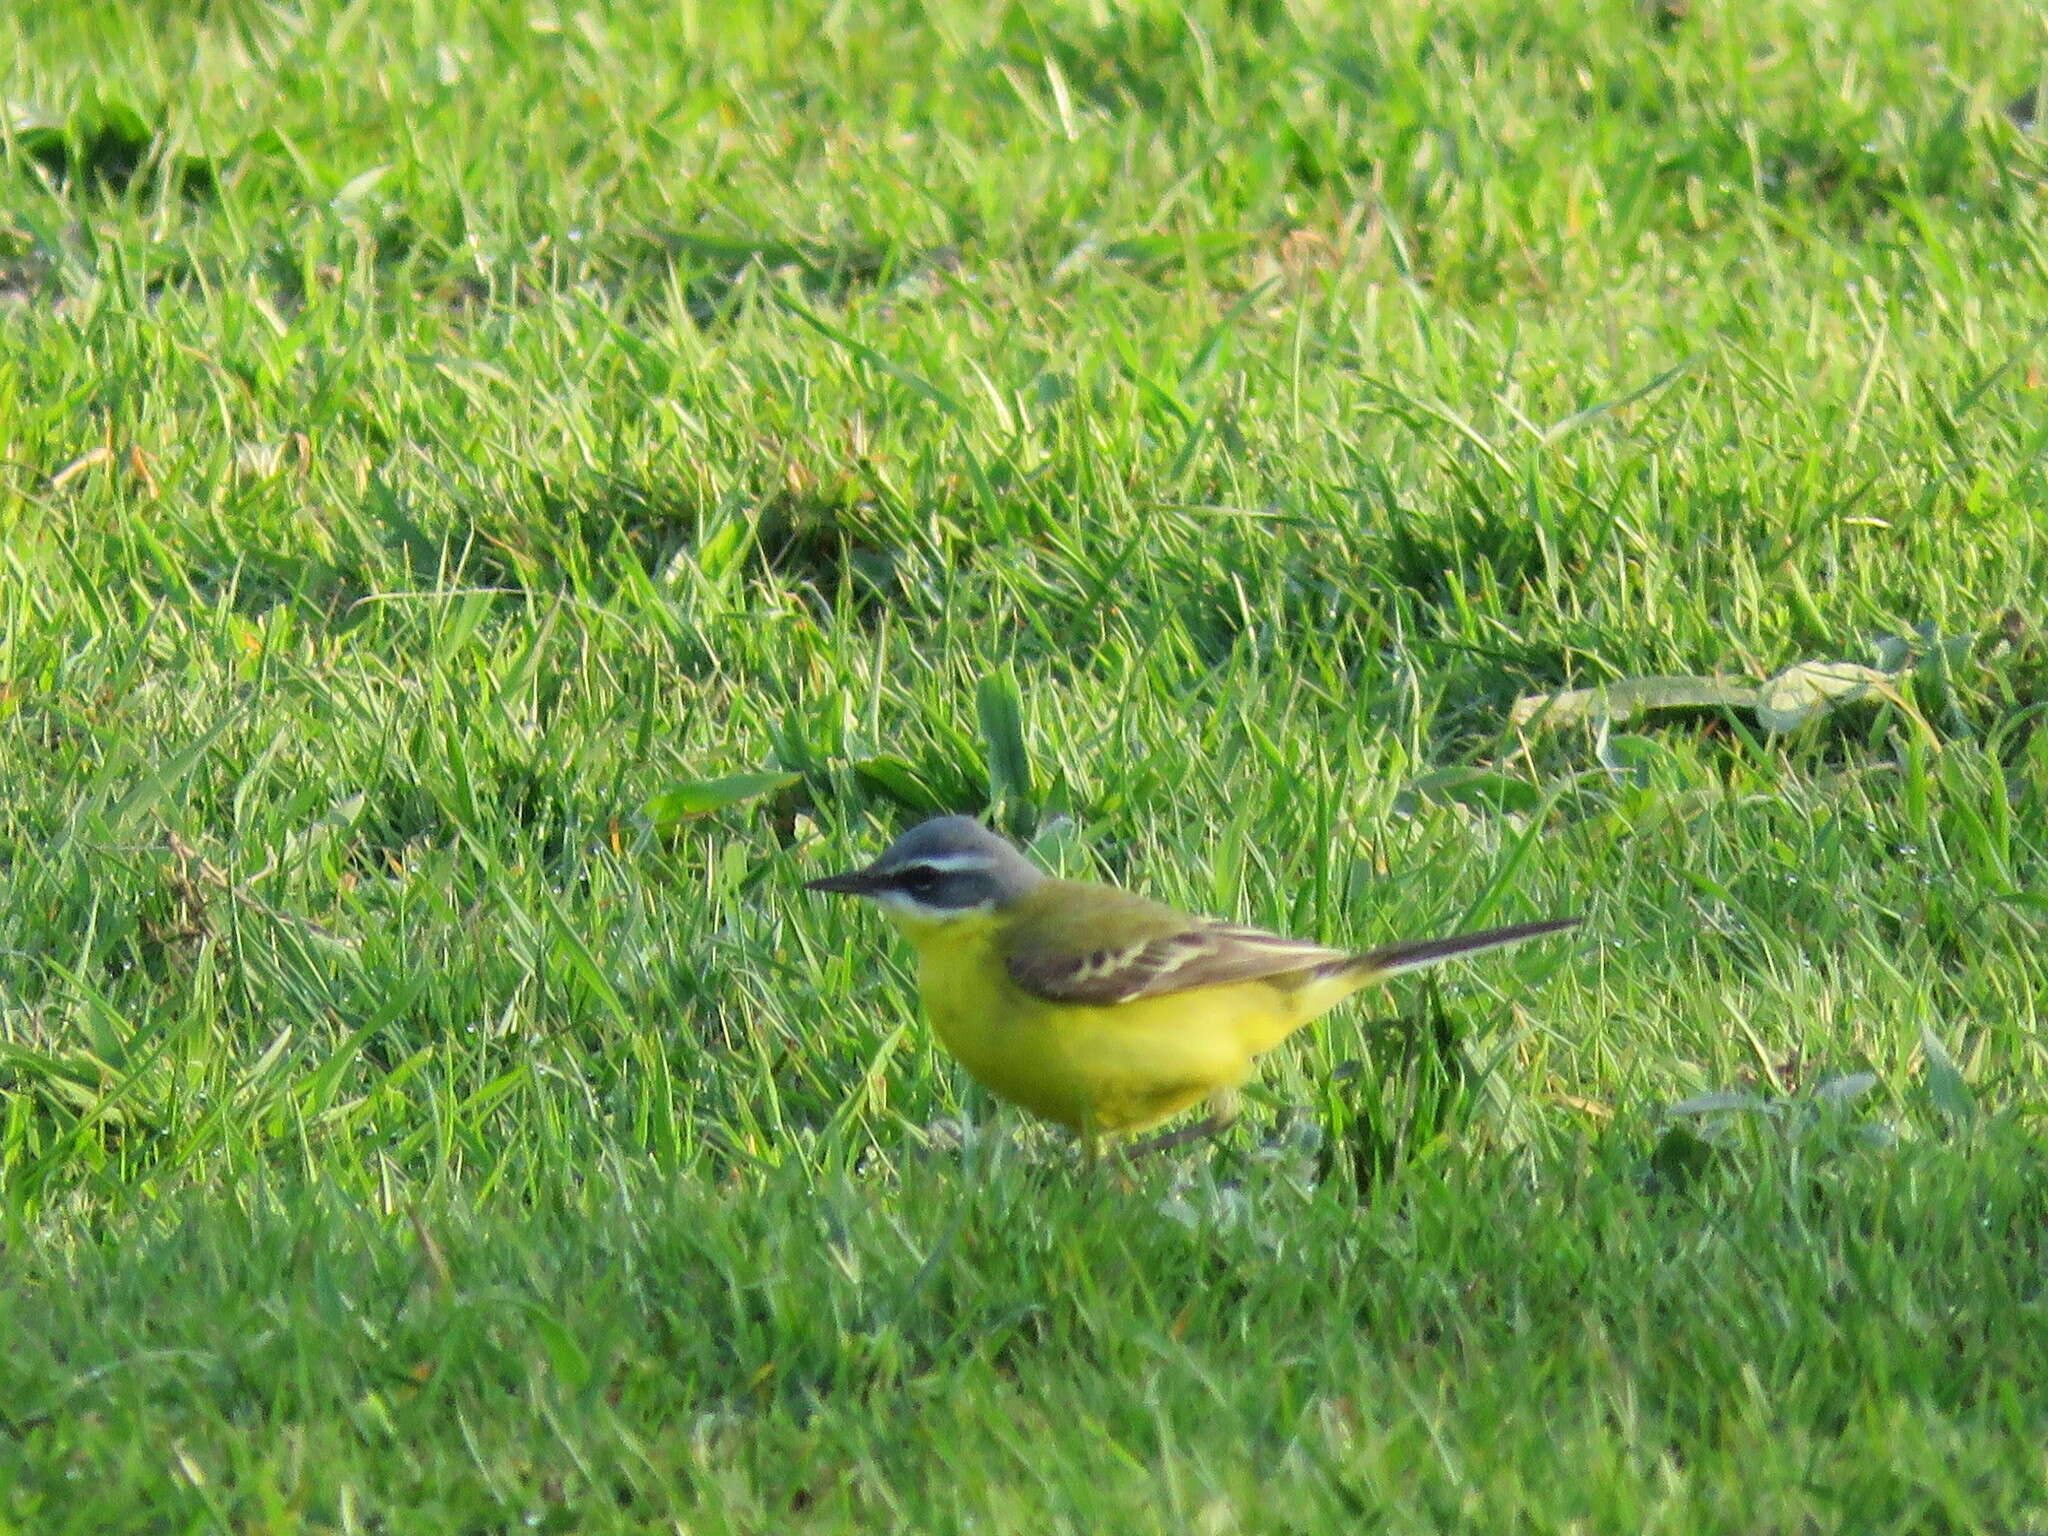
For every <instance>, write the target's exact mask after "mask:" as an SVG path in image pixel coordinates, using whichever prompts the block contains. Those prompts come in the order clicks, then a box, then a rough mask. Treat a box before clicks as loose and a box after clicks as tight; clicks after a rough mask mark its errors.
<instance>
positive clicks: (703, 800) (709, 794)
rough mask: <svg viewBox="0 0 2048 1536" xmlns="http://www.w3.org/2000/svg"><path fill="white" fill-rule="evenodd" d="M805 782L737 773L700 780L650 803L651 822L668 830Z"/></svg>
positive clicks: (776, 775) (786, 776) (781, 775)
mask: <svg viewBox="0 0 2048 1536" xmlns="http://www.w3.org/2000/svg"><path fill="white" fill-rule="evenodd" d="M799 782H801V779H800V776H799V775H797V774H794V773H735V774H729V775H728V776H726V777H725V778H722V779H696V780H693V781H692V782H690V783H687V784H678V785H676V786H675V787H674V788H673V789H667V790H664V791H662V793H660V794H658V795H656V796H655V797H654V798H653V799H652V800H649V801H648V802H647V819H648V820H650V821H652V822H653V823H654V824H655V826H656V827H660V828H667V827H672V826H674V825H675V824H676V823H677V822H679V821H684V820H687V819H688V818H689V817H692V816H708V815H710V814H711V813H712V812H713V811H722V810H724V809H725V808H726V807H727V806H731V805H738V804H739V803H740V802H741V801H744V800H756V799H759V798H760V797H761V796H762V795H772V794H774V793H775V791H777V790H778V789H788V788H789V787H790V786H791V785H793V784H796V783H799Z"/></svg>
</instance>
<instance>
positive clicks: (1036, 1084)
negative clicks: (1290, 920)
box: [892, 914, 1360, 1135]
mask: <svg viewBox="0 0 2048 1536" xmlns="http://www.w3.org/2000/svg"><path fill="white" fill-rule="evenodd" d="M892 915H893V914H892ZM898 926H899V927H900V928H902V929H903V931H904V932H905V933H906V934H907V935H908V936H909V937H910V939H911V941H912V943H913V944H915V945H916V948H917V955H918V970H919V983H920V986H921V989H922V991H923V994H924V1005H925V1011H926V1012H927V1013H928V1014H929V1015H930V1017H931V1022H932V1028H933V1029H934V1030H935V1031H936V1032H937V1034H938V1037H939V1039H940V1041H941V1043H943V1044H944V1045H945V1047H946V1049H947V1050H949V1051H950V1052H952V1054H953V1055H954V1056H956V1057H958V1058H959V1061H960V1064H961V1065H962V1066H964V1067H966V1068H967V1070H968V1071H969V1072H971V1073H973V1074H974V1076H975V1078H976V1079H977V1080H979V1081H980V1082H981V1083H982V1084H983V1085H984V1086H985V1087H987V1088H988V1089H989V1091H990V1092H992V1093H995V1094H998V1095H1000V1096H1001V1097H1003V1098H1005V1099H1008V1100H1010V1101H1011V1102H1013V1103H1016V1104H1020V1105H1022V1106H1023V1107H1024V1108H1025V1109H1028V1110H1030V1111H1031V1112H1032V1113H1033V1114H1037V1115H1042V1116H1044V1117H1045V1118H1046V1119H1048V1120H1053V1121H1057V1122H1058V1123H1059V1124H1061V1125H1064V1126H1067V1127H1068V1128H1069V1129H1071V1130H1074V1131H1076V1132H1079V1133H1080V1134H1082V1135H1102V1134H1115V1133H1119V1132H1126V1131H1141V1130H1144V1129H1146V1128H1147V1127H1149V1126H1153V1125H1157V1124H1158V1123H1159V1122H1160V1121H1162V1120H1166V1119H1169V1118H1171V1117H1172V1116H1173V1115H1176V1114H1178V1113H1179V1112H1180V1111H1181V1110H1183V1109H1186V1108H1188V1107H1189V1106H1190V1105H1192V1104H1196V1103H1199V1102H1200V1101H1202V1100H1203V1099H1206V1098H1207V1097H1209V1095H1210V1094H1212V1093H1215V1092H1217V1091H1219V1090H1221V1089H1226V1088H1234V1087H1236V1086H1237V1085H1238V1084H1239V1083H1241V1082H1243V1081H1244V1080H1245V1078H1246V1077H1247V1076H1248V1075H1249V1074H1250V1072H1251V1069H1252V1063H1253V1061H1254V1060H1255V1059H1256V1058H1257V1057H1258V1056H1259V1055H1260V1054H1261V1053H1262V1052H1265V1051H1268V1050H1271V1049H1272V1048H1273V1047H1274V1046H1275V1045H1278V1044H1279V1043H1280V1042H1281V1041H1282V1040H1284V1039H1286V1038H1287V1037H1288V1036H1289V1035H1291V1034H1293V1033H1294V1031H1295V1030H1297V1029H1299V1028H1300V1027H1301V1026H1302V1025H1304V1024H1306V1023H1307V1022H1308V1021H1309V1020H1311V1019H1313V1018H1315V1017H1317V1016H1318V1015H1319V1014H1322V1013H1324V1012H1326V1011H1327V1010H1328V1009H1329V1008H1330V1007H1332V1006H1333V1005H1334V1004H1336V1003H1337V1002H1338V1001H1339V1000H1340V999H1342V998H1343V997H1345V996H1347V995H1348V994H1350V993H1351V992H1354V991H1356V990H1357V989H1358V986H1359V985H1360V982H1359V980H1358V979H1357V978H1356V977H1354V976H1350V975H1344V976H1338V977H1330V978H1325V979H1322V980H1307V979H1306V978H1304V977H1299V976H1297V977H1292V978H1289V977H1280V978H1274V979H1270V980H1262V981H1249V982H1238V983H1233V984H1231V985H1228V986H1219V987H1201V988H1196V989H1193V990H1190V991H1186V992H1176V993H1171V994H1169V995H1167V996H1164V997H1153V998H1140V999H1138V1000H1136V1001H1133V1002H1127V1003H1112V1004H1108V1005H1104V1006H1093V1007H1091V1006H1086V1005H1081V1004H1072V1003H1051V1002H1047V1001H1046V1000H1044V999H1043V998H1040V997H1037V996H1034V995H1033V994H1031V993H1029V992H1026V991H1024V990H1023V989H1022V988H1021V987H1019V986H1017V985H1016V983H1014V982H1013V981H1011V980H1010V976H1009V972H1008V971H1007V969H1006V968H1005V967H1004V964H1003V961H1002V957H1001V955H1000V954H999V953H998V952H997V950H996V948H995V945H994V942H993V926H994V923H993V919H991V918H989V917H986V916H968V917H960V918H954V919H951V920H949V921H947V922H945V923H944V924H924V923H915V922H910V921H905V920H902V919H898ZM1290 982H1292V983H1294V984H1292V985H1290Z"/></svg>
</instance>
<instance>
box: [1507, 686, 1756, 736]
mask: <svg viewBox="0 0 2048 1536" xmlns="http://www.w3.org/2000/svg"><path fill="white" fill-rule="evenodd" d="M1756 698H1757V690H1756V686H1755V684H1753V683H1738V682H1730V681H1727V680H1724V679H1722V678H1718V677H1631V678H1624V679H1623V680H1622V681H1620V682H1618V683H1609V684H1607V685H1606V686H1605V687H1601V688H1574V689H1571V690H1569V691H1567V692H1564V693H1532V694H1529V695H1527V696H1526V697H1524V698H1520V699H1517V700H1515V707H1514V709H1513V710H1512V711H1511V712H1510V713H1509V716H1508V719H1509V721H1510V722H1511V723H1512V724H1515V725H1532V724H1534V725H1583V724H1586V723H1588V722H1591V721H1599V720H1605V721H1608V722H1609V723H1610V724H1618V723H1619V722H1621V721H1624V720H1629V719H1633V718H1634V717H1635V716H1636V715H1639V714H1647V713H1650V712H1652V711H1655V710H1662V709H1750V708H1753V707H1754V706H1755V704H1756Z"/></svg>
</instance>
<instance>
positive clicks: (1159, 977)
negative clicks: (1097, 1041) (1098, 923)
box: [1006, 914, 1351, 1006]
mask: <svg viewBox="0 0 2048 1536" xmlns="http://www.w3.org/2000/svg"><path fill="white" fill-rule="evenodd" d="M1175 916H1176V917H1177V916H1178V914H1175ZM1350 958H1351V957H1350V955H1349V953H1348V952H1347V951H1345V950H1341V949H1330V948H1328V947H1326V946H1325V945H1321V944H1312V943H1310V942H1308V941H1307V940H1305V939H1289V938H1283V937H1282V936H1281V935H1279V934H1277V933H1267V932H1266V931H1265V930H1264V929H1260V928H1241V927H1238V926H1237V925H1235V924H1232V923H1218V922H1206V921H1202V920H1198V919H1190V918H1182V919H1180V920H1179V923H1178V925H1177V926H1176V927H1175V928H1174V930H1173V931H1172V932H1168V933H1159V934H1153V935H1150V936H1148V937H1143V938H1139V939H1136V940H1134V941H1132V942H1128V943H1123V944H1115V945H1107V946H1105V947H1103V948H1100V949H1090V950H1062V949H1060V948H1057V947H1053V946H1048V945H1043V944H1036V945H1034V944H1023V945H1020V946H1018V947H1017V948H1015V949H1013V950H1012V951H1011V952H1010V953H1009V955H1008V956H1007V957H1006V963H1007V965H1008V967H1009V972H1010V979H1011V980H1012V981H1014V982H1016V983H1017V985H1018V986H1020V987H1022V988H1024V990H1025V991H1027V992H1031V993H1034V994H1036V995H1037V996H1039V997H1042V998H1045V999H1047V1000H1048V1001H1050V1002H1057V1003H1088V1004H1094V1005H1097V1006H1101V1005H1106V1004H1111V1003H1129V1002H1135V1001H1136V1000H1137V999H1139V998H1141V997H1165V996H1168V995H1170V994H1172V993H1175V992H1189V991H1192V990H1194V989H1195V988H1197V987H1216V986H1223V985H1226V984H1228V983H1231V982H1238V981H1256V980H1258V979H1259V978H1261V977H1265V976H1280V975H1285V974H1287V973H1288V972H1290V971H1302V970H1309V969H1312V968H1313V967H1315V966H1319V965H1327V964H1330V963H1332V962H1336V961H1346V960H1349V959H1350Z"/></svg>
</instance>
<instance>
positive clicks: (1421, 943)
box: [1329, 917, 1579, 979]
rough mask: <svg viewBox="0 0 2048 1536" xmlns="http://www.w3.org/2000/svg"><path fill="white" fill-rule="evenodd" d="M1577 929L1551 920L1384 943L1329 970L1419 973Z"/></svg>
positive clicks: (1572, 922) (1567, 921)
mask: <svg viewBox="0 0 2048 1536" xmlns="http://www.w3.org/2000/svg"><path fill="white" fill-rule="evenodd" d="M1578 926H1579V919H1578V918H1576V917H1553V918H1548V919H1546V920H1545V921H1543V922H1540V923H1512V924H1510V925H1509V926H1507V927H1505V928H1487V929H1484V930H1482V931H1481V932H1478V933H1461V934H1458V935H1456V936H1455V937H1453V938H1448V939H1419V940H1417V941H1415V942H1413V943H1409V944H1387V945H1384V946H1382V947H1381V948H1379V949H1371V950H1367V951H1366V952H1365V953H1364V954H1362V955H1354V956H1352V957H1351V958H1350V959H1349V960H1341V961H1337V962H1335V963H1334V964H1333V965H1331V966H1330V967H1329V968H1330V969H1331V970H1333V971H1335V970H1340V969H1341V970H1346V971H1350V972H1352V973H1353V974H1355V975H1357V976H1360V977H1361V978H1365V977H1370V978H1373V979H1378V978H1379V977H1381V976H1397V975H1399V974H1400V973H1401V972H1403V971H1419V970H1421V969H1422V968H1423V967H1424V966H1426V965H1438V964H1441V963H1442V962H1443V961H1445V960H1456V959H1457V958H1458V957H1459V956H1461V955H1476V954H1478V953H1479V952H1480V951H1481V950H1482V949H1499V948H1501V947H1502V946H1503V945H1507V944H1520V943H1521V942H1522V941H1523V940H1524V939H1540V938H1542V937H1543V935H1545V934H1546V933H1563V932H1564V931H1565V930H1566V929H1567V928H1576V927H1578Z"/></svg>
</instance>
